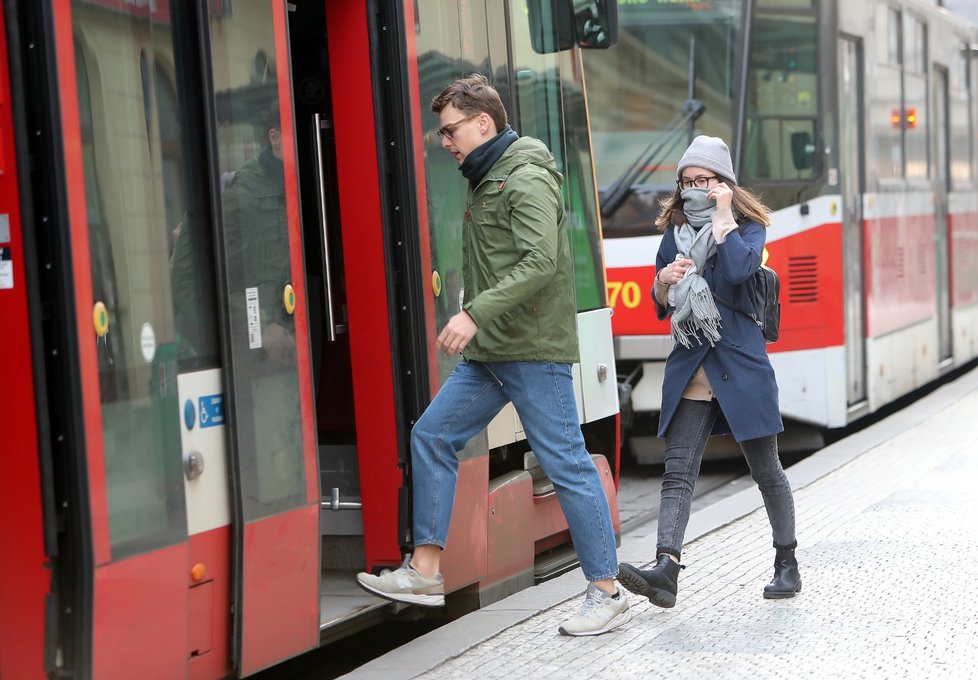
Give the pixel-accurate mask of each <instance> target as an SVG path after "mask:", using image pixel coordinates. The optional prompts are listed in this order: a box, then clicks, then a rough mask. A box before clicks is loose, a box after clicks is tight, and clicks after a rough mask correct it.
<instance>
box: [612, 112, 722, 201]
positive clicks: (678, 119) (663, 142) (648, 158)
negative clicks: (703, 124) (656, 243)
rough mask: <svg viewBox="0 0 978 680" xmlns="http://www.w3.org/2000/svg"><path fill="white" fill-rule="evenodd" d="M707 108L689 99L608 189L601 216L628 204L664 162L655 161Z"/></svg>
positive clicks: (666, 151) (669, 148)
mask: <svg viewBox="0 0 978 680" xmlns="http://www.w3.org/2000/svg"><path fill="white" fill-rule="evenodd" d="M705 110H706V105H704V104H703V102H701V101H700V100H699V99H687V100H686V101H684V102H683V106H682V108H681V109H680V110H679V113H677V114H676V115H675V117H673V119H672V120H671V121H669V123H668V124H667V125H666V126H665V127H664V128H663V129H662V130H661V132H660V135H659V137H658V139H657V140H656V141H654V142H652V143H651V144H649V145H648V146H647V147H646V148H645V151H643V152H642V153H641V154H640V155H639V157H638V159H637V160H636V161H635V163H633V164H632V165H631V166H630V167H629V168H628V169H627V170H626V171H625V172H624V173H622V175H621V177H619V178H618V179H617V180H615V181H614V182H613V183H612V184H611V186H610V187H608V190H607V191H606V192H604V195H603V196H602V197H601V216H602V217H611V216H612V215H613V214H614V213H615V211H617V210H618V208H620V207H621V204H622V203H624V202H625V198H626V197H627V196H628V192H629V190H630V189H631V188H632V186H633V185H634V184H635V183H636V182H638V181H639V180H640V179H642V178H644V177H646V176H648V175H649V174H651V173H652V172H654V171H655V170H656V169H658V167H659V165H661V162H656V163H654V164H653V165H652V166H651V167H649V164H650V163H652V161H653V160H654V159H658V158H662V156H663V154H666V153H668V152H669V151H670V150H672V147H673V146H675V144H676V142H677V141H679V139H680V138H681V136H682V134H683V133H685V132H686V130H685V129H684V128H685V126H686V125H688V124H689V123H692V122H693V121H695V120H696V119H697V118H699V117H700V116H702V115H703V112H704V111H705Z"/></svg>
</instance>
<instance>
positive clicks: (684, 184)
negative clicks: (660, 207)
mask: <svg viewBox="0 0 978 680" xmlns="http://www.w3.org/2000/svg"><path fill="white" fill-rule="evenodd" d="M449 139H451V137H449ZM713 179H715V180H718V181H719V179H720V178H719V177H717V176H716V175H709V176H707V175H700V176H699V177H694V178H692V179H688V178H686V177H683V178H682V179H677V180H676V184H678V185H679V188H680V189H682V190H683V191H685V190H686V189H692V188H693V187H696V188H697V189H706V188H708V187H709V186H710V180H713Z"/></svg>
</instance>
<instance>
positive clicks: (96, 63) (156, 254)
mask: <svg viewBox="0 0 978 680" xmlns="http://www.w3.org/2000/svg"><path fill="white" fill-rule="evenodd" d="M72 19H73V23H74V29H75V36H76V40H75V46H76V48H75V53H76V77H77V91H78V109H79V124H80V128H81V138H82V147H81V153H82V163H83V172H84V175H85V184H84V187H85V203H86V206H87V218H88V220H87V221H88V233H89V250H90V253H91V272H92V274H91V276H92V292H93V298H94V303H95V304H98V303H101V305H104V309H105V318H106V319H107V320H108V323H107V326H104V325H103V326H101V327H97V328H96V329H95V333H96V335H97V342H96V352H97V356H98V368H99V386H100V399H101V414H102V440H103V447H104V449H103V451H104V460H105V484H106V493H107V498H108V512H109V537H110V541H111V545H112V556H113V559H119V558H123V557H125V556H128V555H132V554H136V553H139V552H143V551H147V550H151V549H154V548H157V547H160V546H164V545H169V544H171V543H174V542H176V541H178V540H180V538H181V537H183V536H185V535H186V504H185V500H184V496H183V488H184V487H183V471H182V465H181V461H182V451H181V444H180V425H179V423H180V413H179V407H178V395H177V374H178V373H179V370H180V369H179V367H180V365H181V361H183V360H185V359H187V360H189V359H193V358H194V357H196V358H197V359H200V358H201V357H206V356H212V355H213V353H214V351H215V350H214V346H213V342H212V341H213V337H214V334H213V332H211V334H210V335H209V336H208V335H207V334H206V333H204V334H200V335H198V336H196V338H195V342H194V343H190V342H188V341H187V338H184V337H182V335H181V329H180V324H179V321H178V316H179V311H178V309H177V302H176V296H175V294H174V293H175V291H174V289H173V287H172V285H171V284H172V280H173V278H172V277H173V273H172V269H171V268H172V250H173V247H174V245H175V244H174V238H175V237H174V234H173V230H174V227H175V226H176V225H175V223H174V220H176V219H177V218H176V217H175V216H176V215H185V214H187V213H188V209H189V206H188V205H187V203H186V197H187V196H188V191H187V182H188V180H187V177H188V176H189V173H188V168H187V165H186V162H185V160H184V158H183V154H182V149H183V148H184V146H185V145H184V126H183V120H184V119H183V116H182V113H183V112H185V106H184V105H183V103H182V102H181V101H180V97H179V95H178V94H177V90H176V88H175V87H174V86H173V84H172V83H171V82H170V81H169V76H168V75H167V74H168V73H171V72H172V68H173V64H174V46H173V35H172V28H171V26H170V24H169V22H168V21H156V20H155V19H153V18H151V17H146V16H138V15H137V14H136V13H133V12H130V11H129V10H128V9H126V8H125V7H122V6H120V8H119V9H117V10H113V11H106V10H105V9H103V8H101V7H93V6H92V5H91V3H88V2H83V1H81V0H75V1H74V2H72ZM177 240H179V238H177ZM198 255H199V253H198ZM188 256H190V257H191V258H192V261H193V263H194V265H195V266H196V267H197V274H196V275H197V276H203V277H207V276H209V275H210V274H209V272H210V271H211V270H210V267H211V260H210V257H209V255H208V256H207V257H197V258H195V259H194V258H193V254H192V253H188ZM211 321H212V317H211V318H205V319H203V320H202V321H200V322H199V323H200V325H201V326H203V327H204V328H205V329H207V328H209V330H210V331H213V327H212V326H210V327H209V326H208V323H209V322H211ZM208 338H209V340H208ZM209 342H210V344H208V343H209Z"/></svg>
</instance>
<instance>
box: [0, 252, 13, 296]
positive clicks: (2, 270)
mask: <svg viewBox="0 0 978 680" xmlns="http://www.w3.org/2000/svg"><path fill="white" fill-rule="evenodd" d="M13 287H14V261H13V254H12V253H11V252H10V248H0V288H13Z"/></svg>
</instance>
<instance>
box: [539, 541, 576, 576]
mask: <svg viewBox="0 0 978 680" xmlns="http://www.w3.org/2000/svg"><path fill="white" fill-rule="evenodd" d="M577 564H578V559H577V551H576V550H574V548H573V546H563V547H560V548H554V549H553V550H548V551H547V552H545V553H543V554H541V555H537V558H536V560H535V561H534V562H533V578H534V579H535V580H537V581H546V580H547V579H550V578H553V577H555V576H560V575H561V574H563V573H564V572H568V571H570V570H571V569H576V568H577Z"/></svg>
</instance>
